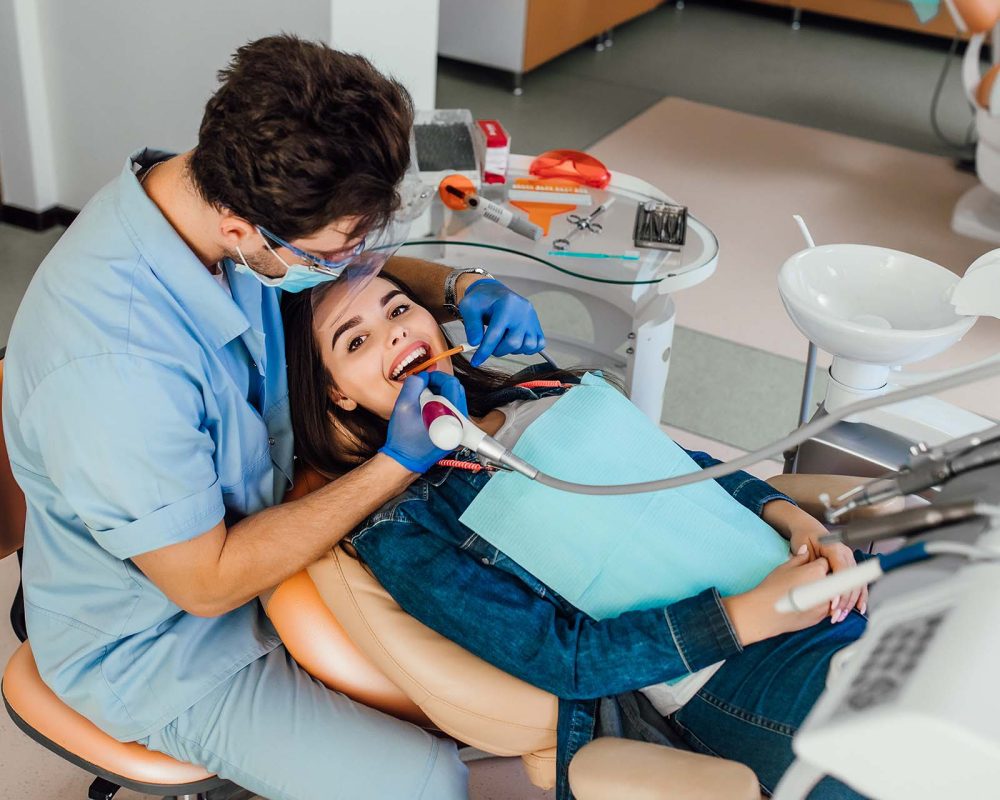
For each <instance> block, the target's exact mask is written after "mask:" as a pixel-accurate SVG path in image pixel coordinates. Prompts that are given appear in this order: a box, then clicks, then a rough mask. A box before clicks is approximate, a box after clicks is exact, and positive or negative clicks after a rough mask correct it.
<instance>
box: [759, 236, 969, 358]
mask: <svg viewBox="0 0 1000 800" xmlns="http://www.w3.org/2000/svg"><path fill="white" fill-rule="evenodd" d="M958 281H959V278H958V276H957V275H955V274H954V273H952V272H950V271H949V270H947V269H945V268H944V267H942V266H940V265H939V264H935V263H934V262H932V261H927V260H926V259H923V258H918V257H917V256H914V255H910V254H908V253H902V252H899V251H898V250H889V249H888V248H884V247H872V246H870V245H863V244H831V245H823V246H820V247H813V248H810V249H808V250H802V251H801V252H798V253H796V254H795V255H794V256H792V257H791V258H789V259H788V261H786V262H785V264H784V266H782V268H781V272H780V273H779V275H778V290H779V292H780V293H781V300H782V302H783V303H784V304H785V309H786V310H787V311H788V315H789V316H790V317H791V318H792V321H793V322H794V323H795V325H796V327H798V329H799V330H800V331H802V333H803V334H805V336H806V337H808V338H809V339H810V340H811V341H812V342H814V343H815V344H816V346H817V347H819V348H821V349H822V350H825V351H827V352H828V353H830V354H832V355H834V356H837V357H839V358H840V359H847V360H849V361H851V362H860V364H868V365H881V366H886V367H892V366H899V365H901V364H910V363H912V362H914V361H921V360H923V359H925V358H930V357H931V356H934V355H937V354H938V353H941V352H943V351H944V350H947V349H948V348H949V347H951V345H953V344H954V343H955V342H957V341H958V340H959V339H961V338H962V336H964V335H965V333H966V331H968V330H969V328H971V327H972V325H973V324H974V323H975V321H976V317H963V316H959V315H958V314H956V313H955V309H954V307H953V306H952V305H951V302H950V298H951V292H952V291H953V290H954V287H955V285H956V284H957V283H958ZM844 366H846V365H844ZM845 372H846V370H845Z"/></svg>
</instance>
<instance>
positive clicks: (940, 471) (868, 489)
mask: <svg viewBox="0 0 1000 800" xmlns="http://www.w3.org/2000/svg"><path fill="white" fill-rule="evenodd" d="M991 432H992V431H991ZM985 435H986V434H979V436H984V437H985ZM994 435H995V434H994ZM968 439H969V441H968V443H967V444H966V445H965V446H963V448H962V449H960V450H957V451H951V450H949V451H945V452H937V451H931V452H929V453H926V454H920V455H919V456H918V458H917V460H915V461H914V463H913V464H912V465H911V466H910V467H906V468H904V469H901V470H900V471H899V472H895V473H890V474H889V475H886V476H884V477H882V478H876V479H875V480H873V481H869V482H868V483H866V484H863V485H861V486H859V487H857V488H856V489H853V490H852V491H850V492H848V493H847V494H846V495H844V496H842V497H838V498H837V501H838V503H839V505H837V506H836V507H834V508H832V509H830V510H829V511H828V512H827V515H826V518H827V521H828V522H835V521H836V520H837V519H839V518H840V517H842V516H844V515H845V514H847V513H848V512H850V511H853V510H854V509H856V508H860V507H862V506H871V505H876V504H878V503H881V502H883V501H885V500H891V499H892V498H894V497H905V496H906V495H908V494H917V493H918V492H922V491H925V490H927V489H930V488H932V487H934V486H939V485H940V484H942V483H945V482H946V481H948V480H950V479H951V478H954V477H956V476H957V475H962V474H964V473H966V472H971V471H972V470H975V469H979V468H980V467H984V466H988V465H990V464H995V463H997V462H998V461H1000V441H997V440H996V439H995V438H992V439H984V440H983V441H979V439H978V438H973V437H968Z"/></svg>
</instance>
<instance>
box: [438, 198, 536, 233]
mask: <svg viewBox="0 0 1000 800" xmlns="http://www.w3.org/2000/svg"><path fill="white" fill-rule="evenodd" d="M445 191H446V192H448V193H449V194H451V195H453V196H455V197H457V198H460V199H461V200H463V201H464V202H465V204H466V205H467V206H468V207H469V208H471V209H472V210H473V211H475V212H476V213H478V214H481V215H482V216H483V217H485V218H486V219H488V220H489V221H490V222H495V223H497V225H502V226H503V227H505V228H507V229H508V230H512V231H514V233H519V234H520V235H521V236H524V237H526V238H528V239H531V240H532V241H533V242H537V241H538V240H539V239H541V238H542V233H543V231H542V229H541V227H539V226H538V225H536V224H535V223H534V222H531V221H530V220H527V219H525V218H524V217H519V216H517V215H516V214H514V213H513V212H512V211H508V210H507V209H506V208H504V207H503V206H502V205H500V204H499V203H494V202H493V201H492V200H487V199H486V198H485V197H481V196H480V195H478V194H476V193H475V192H463V191H462V190H461V189H459V188H458V187H456V186H445Z"/></svg>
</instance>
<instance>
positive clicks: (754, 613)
mask: <svg viewBox="0 0 1000 800" xmlns="http://www.w3.org/2000/svg"><path fill="white" fill-rule="evenodd" d="M828 571H829V566H828V565H827V563H826V559H825V558H814V559H812V560H810V557H809V552H808V548H807V547H806V546H805V545H802V546H801V552H799V553H796V554H795V555H793V556H791V557H790V558H789V559H788V561H786V562H785V563H784V564H781V565H779V566H777V567H775V568H774V569H773V570H771V572H770V573H769V574H768V576H767V577H766V578H764V580H762V581H761V582H760V583H759V584H758V585H757V586H755V587H754V588H753V589H751V590H750V591H748V592H744V593H743V594H737V595H733V596H732V597H724V598H722V605H723V606H724V607H725V609H726V613H727V614H728V615H729V621H730V622H732V624H733V628H734V629H735V631H736V636H737V637H738V638H739V640H740V643H741V644H743V645H748V644H753V643H754V642H759V641H762V640H763V639H770V638H771V637H772V636H778V635H780V634H782V633H789V632H791V631H799V630H802V629H803V628H808V627H811V626H812V625H815V624H816V623H817V622H819V621H820V620H822V619H823V618H824V617H825V616H826V614H827V612H826V607H825V606H823V605H820V606H816V607H815V608H810V609H807V610H806V611H796V612H792V613H789V614H785V613H782V612H779V611H777V610H775V606H776V604H777V602H778V601H779V600H780V599H782V598H783V597H785V596H786V595H787V594H788V592H789V591H791V590H792V589H794V588H795V587H796V586H802V585H804V584H807V583H813V582H814V581H818V580H819V579H820V578H822V577H823V576H824V575H826V574H827V572H828Z"/></svg>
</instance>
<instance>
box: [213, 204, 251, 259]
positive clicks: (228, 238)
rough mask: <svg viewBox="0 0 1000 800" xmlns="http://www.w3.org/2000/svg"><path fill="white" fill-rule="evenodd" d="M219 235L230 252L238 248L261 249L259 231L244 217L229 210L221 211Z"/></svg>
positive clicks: (223, 209)
mask: <svg viewBox="0 0 1000 800" xmlns="http://www.w3.org/2000/svg"><path fill="white" fill-rule="evenodd" d="M218 221H219V234H220V235H221V236H222V239H223V242H224V243H225V246H226V248H227V249H228V250H230V251H233V250H235V249H236V248H237V247H241V248H243V249H244V250H246V249H249V250H251V251H254V250H257V249H259V248H258V247H257V246H255V245H257V244H259V243H260V237H259V236H258V234H257V229H256V228H255V227H254V226H253V225H252V224H251V223H249V222H247V221H246V220H245V219H243V217H240V216H237V215H236V214H234V213H233V212H232V211H230V210H229V209H227V208H222V209H220V210H219V220H218Z"/></svg>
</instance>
